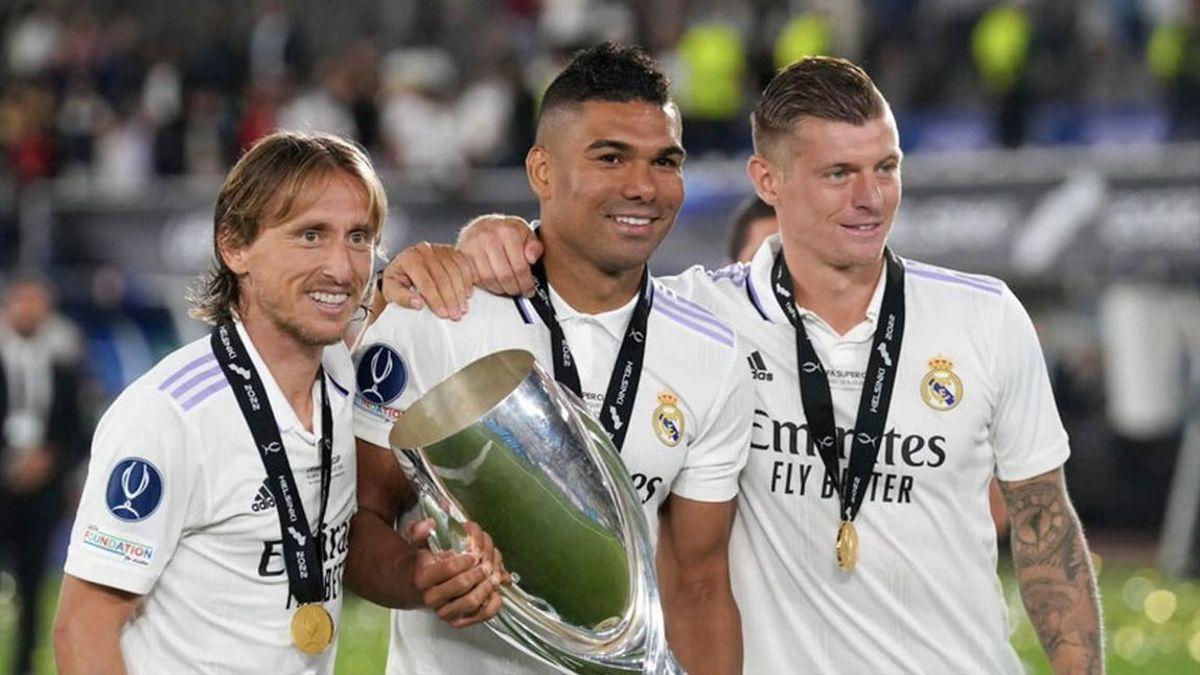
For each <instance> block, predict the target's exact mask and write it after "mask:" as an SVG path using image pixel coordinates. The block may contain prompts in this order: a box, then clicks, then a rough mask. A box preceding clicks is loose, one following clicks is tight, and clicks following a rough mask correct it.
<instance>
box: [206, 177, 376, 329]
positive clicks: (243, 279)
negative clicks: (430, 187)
mask: <svg viewBox="0 0 1200 675" xmlns="http://www.w3.org/2000/svg"><path fill="white" fill-rule="evenodd" d="M273 211H274V210H273ZM291 211H292V213H290V214H287V215H286V216H285V217H284V218H283V219H282V220H279V219H276V220H272V221H271V222H268V223H265V224H264V225H263V227H262V230H261V231H260V232H259V234H258V236H257V237H255V238H254V240H253V241H251V242H250V243H249V244H247V245H244V246H236V245H233V244H223V245H222V247H221V255H222V257H223V259H224V260H225V263H226V264H227V265H228V266H229V268H230V269H231V270H233V272H234V273H235V274H237V276H238V284H239V301H238V314H239V315H240V316H241V318H242V320H243V321H245V322H247V323H251V322H257V323H259V324H260V325H264V324H265V325H267V326H269V327H270V328H271V329H273V331H274V332H277V333H279V334H282V335H284V336H287V337H288V338H291V339H292V340H294V341H295V342H296V343H297V344H298V345H303V346H308V347H312V346H323V345H328V344H332V343H334V342H337V341H338V340H340V339H342V336H343V335H344V334H345V332H346V327H347V326H348V325H349V323H350V318H351V316H352V315H353V313H354V311H355V309H356V308H357V307H358V305H359V303H360V302H361V301H362V298H363V294H364V292H365V290H366V286H367V280H368V278H369V277H370V275H371V258H372V255H373V253H374V242H375V238H374V235H375V230H376V227H375V226H373V225H371V224H370V223H371V220H370V213H369V200H368V197H367V191H366V189H365V188H364V187H363V186H362V185H361V183H360V182H358V181H357V180H356V179H355V178H353V177H351V176H350V175H349V174H347V173H345V172H343V171H340V170H331V172H330V173H329V174H328V175H327V176H326V177H325V179H324V180H323V181H320V180H319V181H316V182H315V185H314V186H313V189H312V196H311V197H309V201H308V203H303V202H302V203H300V204H298V205H297V206H296V207H295V208H293V209H291Z"/></svg>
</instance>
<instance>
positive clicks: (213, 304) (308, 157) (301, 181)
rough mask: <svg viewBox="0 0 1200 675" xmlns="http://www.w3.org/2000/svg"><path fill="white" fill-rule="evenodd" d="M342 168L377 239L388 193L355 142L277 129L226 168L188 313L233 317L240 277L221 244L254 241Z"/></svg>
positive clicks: (210, 317) (203, 317)
mask: <svg viewBox="0 0 1200 675" xmlns="http://www.w3.org/2000/svg"><path fill="white" fill-rule="evenodd" d="M334 172H342V173H345V174H347V175H349V176H350V177H351V178H353V179H355V180H357V181H358V183H359V184H360V185H361V187H362V189H363V191H364V192H365V193H366V197H367V213H368V217H369V219H370V225H371V226H372V227H373V228H374V238H375V241H376V242H378V241H379V236H380V232H381V231H382V229H383V219H384V217H385V216H386V215H387V194H386V193H385V192H384V190H383V184H382V183H381V182H380V181H379V176H378V175H376V173H375V169H374V167H372V166H371V160H370V159H369V158H368V157H367V154H366V152H364V151H363V149H362V148H361V147H359V146H358V145H357V144H355V143H353V142H351V141H348V140H346V139H344V138H340V137H338V136H333V135H329V134H302V133H295V132H277V133H274V134H271V135H269V136H266V137H265V138H263V139H261V140H260V141H258V142H257V143H255V144H254V146H253V147H251V148H250V149H249V150H247V151H246V154H244V155H242V158H241V159H239V160H238V162H237V164H235V165H234V167H233V168H232V169H231V170H230V171H229V175H228V176H226V178H225V184H224V185H223V186H221V191H220V193H218V194H217V204H216V207H215V209H214V212H213V264H212V269H210V270H209V271H208V272H207V273H206V274H205V275H204V276H203V277H202V278H201V279H200V281H199V283H198V284H197V285H196V286H195V288H194V289H193V291H192V293H190V294H189V296H188V301H189V302H191V304H192V310H191V314H192V316H194V317H196V318H197V319H201V320H202V321H206V322H208V323H213V324H216V323H224V322H227V321H231V320H232V319H233V317H234V311H235V310H236V308H237V305H238V299H239V289H238V278H237V275H236V274H234V272H233V270H231V269H229V266H227V265H226V264H225V261H224V259H223V258H222V257H221V242H222V241H225V242H226V243H228V244H233V245H236V246H245V245H248V244H250V243H252V242H253V241H254V240H255V238H257V237H258V235H259V233H260V232H262V230H263V228H264V227H265V226H266V225H268V224H269V223H272V222H279V221H284V220H287V219H288V218H290V217H292V216H293V215H294V214H295V212H296V211H297V210H299V209H300V208H303V207H304V199H303V198H302V195H304V194H305V193H307V192H310V191H311V190H312V189H313V188H315V187H317V186H318V185H320V184H321V183H322V182H323V181H325V180H328V179H329V177H330V175H331V174H333V173H334Z"/></svg>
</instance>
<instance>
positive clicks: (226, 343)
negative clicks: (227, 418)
mask: <svg viewBox="0 0 1200 675" xmlns="http://www.w3.org/2000/svg"><path fill="white" fill-rule="evenodd" d="M211 342H212V350H213V353H214V354H216V356H217V362H218V363H219V364H221V370H222V372H224V373H225V378H226V379H227V380H229V386H230V387H231V388H232V389H233V395H234V398H236V399H237V402H238V407H239V408H241V410H242V417H244V418H245V420H246V424H247V425H248V426H249V427H250V435H251V436H253V437H254V444H255V445H256V446H258V455H259V457H260V458H261V459H262V463H263V468H264V469H266V471H267V489H269V490H270V491H271V496H272V497H274V498H275V510H276V512H277V513H278V514H279V529H280V531H281V533H282V535H283V559H284V565H285V567H286V568H287V575H288V588H289V590H290V591H291V594H292V596H294V597H295V598H296V600H297V602H299V603H300V604H306V603H314V602H322V601H323V600H324V599H325V583H324V582H325V580H324V575H323V572H322V569H321V566H322V562H321V548H322V547H321V540H322V538H323V536H324V535H323V532H324V530H325V507H326V506H327V505H328V503H329V488H330V483H331V482H332V473H333V412H332V411H331V409H330V406H329V395H328V393H327V392H326V390H325V369H324V367H321V368H318V369H317V377H319V378H320V380H321V440H320V441H319V445H318V447H319V448H320V451H321V497H320V504H321V506H320V510H319V512H318V515H317V535H316V536H313V534H312V530H311V529H310V528H309V525H308V518H307V517H306V516H305V515H304V504H303V503H302V502H301V500H300V492H299V490H297V489H296V480H295V478H294V477H293V476H292V468H291V465H290V464H289V463H288V458H287V451H286V450H285V449H284V447H283V439H282V437H281V436H280V435H279V425H278V424H277V423H276V421H275V414H274V413H273V412H272V411H271V403H270V401H269V400H268V398H267V389H266V387H265V386H264V384H263V380H262V377H260V376H259V374H258V370H257V369H256V368H255V367H254V362H253V361H252V360H251V359H250V353H249V352H248V351H246V348H245V345H243V344H242V339H241V336H239V335H238V332H237V329H236V328H235V327H234V326H233V324H231V323H223V324H221V325H219V326H217V327H216V328H214V329H213V332H212V339H211Z"/></svg>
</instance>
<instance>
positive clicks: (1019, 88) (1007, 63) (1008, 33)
mask: <svg viewBox="0 0 1200 675" xmlns="http://www.w3.org/2000/svg"><path fill="white" fill-rule="evenodd" d="M1024 4H1025V3H1024V2H1004V3H1001V4H999V5H997V6H996V7H993V8H992V9H990V10H988V11H987V12H986V13H985V14H984V15H983V17H982V18H980V20H979V23H978V24H976V26H975V31H974V33H973V34H972V44H971V46H972V51H973V52H974V56H975V66H976V67H977V68H978V69H979V75H980V78H982V80H983V82H984V84H985V85H987V89H988V91H989V92H990V93H991V95H992V97H993V99H994V100H995V101H996V106H997V107H996V110H995V120H996V133H997V136H998V137H999V140H1000V143H1001V145H1003V146H1005V147H1009V148H1011V147H1016V146H1018V145H1020V144H1021V143H1022V142H1023V141H1024V140H1025V127H1026V124H1027V122H1028V118H1029V112H1030V99H1029V94H1030V92H1029V80H1028V70H1027V65H1028V63H1029V53H1030V45H1031V43H1032V41H1033V26H1032V24H1031V22H1030V20H1029V15H1028V12H1027V11H1026V10H1025V7H1024Z"/></svg>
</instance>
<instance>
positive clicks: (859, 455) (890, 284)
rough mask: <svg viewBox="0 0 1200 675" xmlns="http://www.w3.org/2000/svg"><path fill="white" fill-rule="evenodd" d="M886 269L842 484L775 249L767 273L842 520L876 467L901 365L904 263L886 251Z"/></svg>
mask: <svg viewBox="0 0 1200 675" xmlns="http://www.w3.org/2000/svg"><path fill="white" fill-rule="evenodd" d="M884 259H885V260H886V265H887V280H886V282H885V283H886V285H885V286H884V290H883V304H882V305H881V306H880V308H879V321H878V323H876V325H875V338H874V340H873V341H872V343H871V356H870V358H869V359H868V360H867V372H866V375H865V377H864V380H863V390H862V395H861V396H860V397H859V400H858V417H857V418H856V419H855V422H854V426H853V428H852V429H850V430H848V431H847V433H853V434H854V438H853V441H852V443H851V447H850V460H849V462H848V463H847V467H846V480H844V481H843V480H841V475H840V473H841V472H840V471H838V454H839V453H838V450H839V447H838V446H839V443H838V442H837V427H836V425H835V423H834V419H833V399H832V396H831V394H830V392H829V378H828V377H826V375H825V367H824V366H823V365H822V364H821V359H820V358H819V357H818V356H817V352H816V350H814V349H813V346H812V341H811V340H809V338H808V332H807V331H805V330H804V321H803V320H802V319H801V317H800V310H799V309H797V308H796V302H795V291H794V290H793V287H792V275H791V272H789V271H788V267H787V261H785V260H784V258H783V252H782V251H780V252H779V255H778V256H777V257H776V259H775V268H774V270H772V283H771V287H772V289H773V290H774V292H775V299H776V300H777V301H778V302H779V306H780V307H781V308H782V309H783V313H784V314H785V315H786V316H787V318H788V321H790V322H791V323H792V326H794V327H795V329H796V362H797V364H798V365H799V366H800V400H801V401H802V402H803V404H804V415H805V417H806V418H807V420H808V432H809V433H810V434H813V435H814V437H815V439H816V445H817V448H818V450H819V451H820V453H821V461H822V463H824V464H825V475H826V476H828V477H829V479H830V480H831V481H832V483H833V486H834V488H835V489H836V490H837V493H838V505H839V508H840V512H841V516H842V521H844V522H852V521H853V520H854V518H855V517H856V516H857V515H858V510H859V509H860V508H861V507H862V502H863V498H864V497H865V496H866V486H867V482H868V481H869V480H870V478H871V472H872V470H873V469H874V468H875V457H876V455H878V454H879V445H880V442H881V440H882V438H883V427H884V425H885V424H886V422H887V414H888V408H889V407H890V406H891V402H892V387H893V385H894V384H895V383H896V370H897V369H898V368H899V366H900V345H901V342H902V341H903V338H904V265H903V264H901V262H900V261H899V259H897V258H896V256H895V255H894V254H893V253H892V252H891V251H890V250H886V249H885V250H884Z"/></svg>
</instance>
